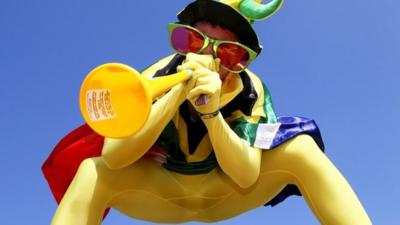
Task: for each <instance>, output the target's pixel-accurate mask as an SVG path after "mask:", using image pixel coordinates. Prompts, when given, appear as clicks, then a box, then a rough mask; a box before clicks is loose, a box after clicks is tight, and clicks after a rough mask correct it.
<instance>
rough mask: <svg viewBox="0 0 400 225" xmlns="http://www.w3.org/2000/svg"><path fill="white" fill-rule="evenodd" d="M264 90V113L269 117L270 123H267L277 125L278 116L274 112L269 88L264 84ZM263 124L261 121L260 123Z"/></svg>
mask: <svg viewBox="0 0 400 225" xmlns="http://www.w3.org/2000/svg"><path fill="white" fill-rule="evenodd" d="M262 85H263V89H264V112H265V115H267V118H268V121H267V123H277V122H278V119H277V118H276V114H275V111H274V105H273V104H272V98H271V94H270V92H269V90H268V88H267V87H266V86H265V84H264V83H262ZM260 122H261V121H260Z"/></svg>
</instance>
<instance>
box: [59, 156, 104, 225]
mask: <svg viewBox="0 0 400 225" xmlns="http://www.w3.org/2000/svg"><path fill="white" fill-rule="evenodd" d="M99 160H101V159H100V158H90V159H86V160H84V161H83V162H82V163H81V165H80V166H79V169H78V172H77V174H76V175H75V177H74V179H73V181H72V183H71V184H70V186H69V188H68V190H67V192H66V193H65V195H64V197H63V199H62V201H61V202H60V205H59V206H58V208H57V211H56V213H55V215H54V218H53V220H52V224H53V225H64V224H65V225H69V224H76V225H83V224H87V225H97V224H100V223H101V220H102V216H103V214H104V211H105V209H106V208H107V202H108V201H109V200H110V198H111V192H110V190H109V189H108V188H107V186H106V184H105V182H103V180H102V179H101V178H102V177H103V176H102V174H101V172H102V171H101V170H99V169H98V166H97V165H96V164H98V161H99Z"/></svg>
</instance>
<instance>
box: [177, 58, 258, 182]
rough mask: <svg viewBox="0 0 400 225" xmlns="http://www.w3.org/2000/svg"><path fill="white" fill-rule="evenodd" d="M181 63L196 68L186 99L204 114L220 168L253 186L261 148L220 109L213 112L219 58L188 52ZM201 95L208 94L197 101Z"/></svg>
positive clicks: (217, 91)
mask: <svg viewBox="0 0 400 225" xmlns="http://www.w3.org/2000/svg"><path fill="white" fill-rule="evenodd" d="M182 67H184V68H190V69H192V70H193V71H194V73H193V78H192V80H191V81H190V82H189V84H188V87H189V89H190V91H189V93H188V95H187V99H188V100H189V101H190V102H191V104H192V105H193V106H194V108H195V109H196V111H197V112H198V113H199V114H200V115H205V116H201V117H202V120H203V122H204V124H205V126H206V127H207V130H208V134H209V137H210V141H211V143H212V146H213V148H214V151H215V155H216V157H217V160H218V163H219V165H220V167H221V169H222V170H223V171H224V173H226V174H227V175H228V176H229V177H230V178H232V180H233V181H234V182H236V183H237V184H238V185H239V186H240V187H242V188H246V187H249V186H251V185H252V184H254V183H255V182H256V180H257V179H258V176H259V174H260V167H261V150H260V149H256V148H253V147H251V146H250V144H249V143H248V142H247V141H245V140H243V139H241V138H240V137H239V136H238V135H237V134H236V133H235V132H234V131H233V130H232V129H231V128H230V127H229V125H228V124H227V123H226V121H225V120H224V118H223V117H222V115H221V114H220V113H218V114H216V116H214V115H215V112H218V111H219V108H220V102H219V101H220V92H221V85H222V82H221V79H220V75H219V74H218V73H217V72H215V71H218V70H219V61H218V60H216V61H215V62H214V60H213V59H212V57H209V56H206V55H194V54H188V55H187V58H186V62H184V64H182ZM191 87H193V88H191ZM202 95H206V96H208V98H207V101H206V102H205V103H203V104H198V103H197V100H198V98H199V96H202ZM207 117H212V118H207Z"/></svg>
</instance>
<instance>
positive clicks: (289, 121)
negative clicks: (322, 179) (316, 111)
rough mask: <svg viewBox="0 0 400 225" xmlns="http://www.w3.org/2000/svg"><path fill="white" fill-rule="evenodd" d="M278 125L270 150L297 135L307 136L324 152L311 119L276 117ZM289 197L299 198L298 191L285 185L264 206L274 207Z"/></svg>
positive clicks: (294, 187) (319, 135) (317, 129)
mask: <svg viewBox="0 0 400 225" xmlns="http://www.w3.org/2000/svg"><path fill="white" fill-rule="evenodd" d="M278 123H281V126H280V127H279V130H278V132H277V134H276V135H275V138H274V140H273V141H272V145H271V150H269V151H272V150H274V148H275V147H277V146H279V145H280V144H282V143H285V142H286V141H288V140H290V139H291V138H293V137H295V136H296V135H299V134H308V135H310V136H311V137H312V138H313V139H314V141H315V142H316V143H317V145H318V146H319V148H320V149H321V151H324V143H323V141H322V137H321V133H320V131H319V128H318V126H317V124H316V123H315V122H314V120H312V119H308V118H304V117H292V116H281V117H278ZM291 195H298V196H301V193H300V191H299V189H298V188H297V187H296V186H295V185H292V184H290V185H287V186H286V187H285V188H284V189H283V190H282V191H281V192H280V193H279V194H278V195H277V196H275V197H274V198H273V199H272V200H270V201H269V202H267V203H266V204H265V206H275V205H277V204H279V203H281V202H283V201H284V200H285V199H286V198H287V197H289V196H291Z"/></svg>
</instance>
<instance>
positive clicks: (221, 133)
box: [203, 113, 261, 188]
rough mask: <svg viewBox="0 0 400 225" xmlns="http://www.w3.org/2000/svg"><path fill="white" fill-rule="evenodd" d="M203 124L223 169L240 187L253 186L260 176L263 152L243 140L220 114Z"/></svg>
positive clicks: (205, 120)
mask: <svg viewBox="0 0 400 225" xmlns="http://www.w3.org/2000/svg"><path fill="white" fill-rule="evenodd" d="M203 122H204V124H205V125H206V127H207V130H208V134H209V137H210V141H211V143H212V146H213V148H214V151H215V155H216V157H217V160H218V163H219V165H220V167H221V169H222V170H223V171H224V172H225V173H226V174H227V175H228V176H229V177H231V178H232V180H233V181H235V182H236V183H237V184H238V185H239V186H240V187H242V188H246V187H249V186H251V185H253V184H254V183H255V182H256V181H257V179H258V176H259V174H260V166H261V150H260V149H257V148H253V147H251V146H250V145H249V143H248V142H247V141H245V140H243V139H241V138H240V137H239V136H238V135H237V134H236V133H235V132H234V131H233V130H232V129H231V128H230V127H229V125H228V124H227V123H226V122H225V120H224V118H223V117H222V115H221V114H220V113H219V114H218V115H217V116H216V117H213V118H209V119H203Z"/></svg>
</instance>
